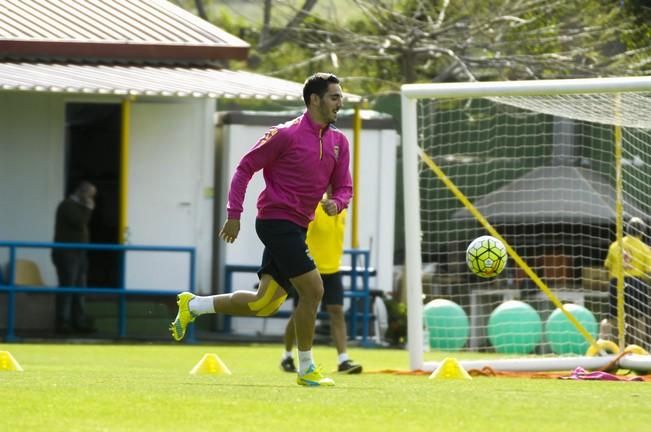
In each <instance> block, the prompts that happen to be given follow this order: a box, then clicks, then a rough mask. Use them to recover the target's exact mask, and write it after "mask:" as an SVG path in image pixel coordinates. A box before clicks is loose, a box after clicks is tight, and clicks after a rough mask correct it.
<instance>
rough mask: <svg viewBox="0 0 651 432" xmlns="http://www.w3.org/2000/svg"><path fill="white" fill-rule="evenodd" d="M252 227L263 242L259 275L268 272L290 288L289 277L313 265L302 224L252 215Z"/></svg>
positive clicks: (306, 270) (300, 273) (282, 285)
mask: <svg viewBox="0 0 651 432" xmlns="http://www.w3.org/2000/svg"><path fill="white" fill-rule="evenodd" d="M255 230H256V232H257V233H258V237H259V238H260V241H262V243H263V244H264V252H263V253H262V263H261V264H260V269H259V270H258V276H259V277H262V275H263V274H265V273H266V274H269V275H271V277H273V278H274V280H275V281H276V282H278V284H279V285H280V286H281V287H283V289H285V291H290V290H292V289H293V288H292V284H291V282H290V281H289V279H290V278H293V277H296V276H300V275H302V274H305V273H307V272H309V271H312V270H314V269H315V268H316V266H315V265H314V261H313V260H312V257H310V255H309V254H308V251H307V244H306V243H305V235H306V234H307V229H306V228H303V227H302V226H300V225H296V224H295V223H292V222H289V221H286V220H278V219H256V221H255Z"/></svg>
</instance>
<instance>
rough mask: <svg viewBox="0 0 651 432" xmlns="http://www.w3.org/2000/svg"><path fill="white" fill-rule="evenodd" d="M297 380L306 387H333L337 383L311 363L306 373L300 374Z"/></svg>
mask: <svg viewBox="0 0 651 432" xmlns="http://www.w3.org/2000/svg"><path fill="white" fill-rule="evenodd" d="M296 382H297V383H298V385H302V386H306V387H332V386H334V385H335V382H334V381H333V380H332V378H326V377H324V376H323V375H321V370H319V369H318V368H316V367H315V366H314V365H311V366H310V367H309V368H308V370H307V372H306V373H305V374H304V375H301V374H299V375H298V378H297V379H296Z"/></svg>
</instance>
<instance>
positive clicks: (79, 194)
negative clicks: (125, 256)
mask: <svg viewBox="0 0 651 432" xmlns="http://www.w3.org/2000/svg"><path fill="white" fill-rule="evenodd" d="M96 194H97V189H96V188H95V186H94V185H93V184H91V183H89V182H87V181H82V182H81V183H80V184H79V186H77V188H76V189H75V190H74V192H73V193H72V194H71V195H70V196H69V197H67V198H66V199H64V200H63V201H61V203H60V204H59V206H58V207H57V210H56V219H55V226H54V242H55V243H89V242H90V232H89V222H90V218H91V216H92V213H93V210H94V209H95V195H96ZM52 262H53V263H54V266H55V267H56V271H57V276H58V279H59V286H60V287H67V288H70V287H85V286H86V280H87V273H88V254H87V251H86V250H83V249H62V248H53V249H52ZM84 309H85V307H84V298H83V296H82V295H80V294H59V295H57V299H56V329H57V333H71V332H92V331H93V330H94V329H93V323H92V321H91V320H90V319H89V317H88V316H86V313H85V310H84Z"/></svg>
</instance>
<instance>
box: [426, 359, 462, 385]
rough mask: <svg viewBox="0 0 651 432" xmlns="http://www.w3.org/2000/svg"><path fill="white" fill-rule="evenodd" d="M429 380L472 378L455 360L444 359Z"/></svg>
mask: <svg viewBox="0 0 651 432" xmlns="http://www.w3.org/2000/svg"><path fill="white" fill-rule="evenodd" d="M429 379H466V380H471V379H472V377H471V376H470V375H469V374H468V372H466V370H465V369H464V368H463V367H462V366H461V365H460V364H459V362H458V361H457V359H455V358H452V357H446V358H445V359H444V360H443V362H442V363H441V364H440V365H439V367H437V368H436V370H435V371H434V372H432V375H430V376H429Z"/></svg>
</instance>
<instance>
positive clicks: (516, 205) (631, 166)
mask: <svg viewBox="0 0 651 432" xmlns="http://www.w3.org/2000/svg"><path fill="white" fill-rule="evenodd" d="M401 103H402V149H403V151H402V160H403V182H404V184H403V186H404V205H405V217H404V234H405V272H404V279H403V286H404V287H405V290H406V301H407V312H408V315H407V322H408V331H407V344H408V350H409V359H410V360H409V363H410V364H409V366H410V368H411V369H412V370H418V369H421V370H433V369H434V368H435V367H436V366H437V364H438V363H437V362H435V361H429V359H428V354H427V353H426V351H427V347H426V346H425V344H426V343H427V342H424V340H425V339H427V341H432V340H433V338H435V336H433V335H432V334H431V333H430V334H429V335H428V336H426V334H425V333H424V331H425V330H424V327H425V329H428V327H429V326H428V325H425V326H424V322H426V319H425V318H426V317H425V313H424V310H425V305H426V304H427V305H429V304H430V302H431V301H433V300H437V299H445V300H449V301H451V302H454V303H455V304H456V305H458V306H460V307H461V309H462V310H463V312H462V314H465V316H466V317H467V323H468V324H467V325H468V326H469V328H468V329H467V333H468V336H467V339H466V335H465V333H464V331H457V330H455V329H452V330H451V331H452V333H454V334H457V335H460V336H459V337H460V338H462V339H463V340H462V341H461V342H459V344H456V343H452V344H449V345H446V343H443V344H442V345H440V346H439V348H441V347H442V348H441V349H442V351H455V350H464V351H476V352H480V351H481V352H487V353H490V354H491V355H490V356H489V357H492V358H496V357H497V356H494V355H492V354H493V353H498V354H500V353H501V354H508V355H504V357H509V360H505V361H504V362H505V363H504V362H503V363H500V360H498V361H497V362H494V363H493V365H497V366H496V369H503V370H522V368H523V367H524V368H526V367H527V364H528V363H531V364H534V366H533V369H534V370H557V368H558V366H559V364H558V363H556V364H554V363H553V362H550V363H549V365H548V364H547V363H546V361H547V360H548V359H553V358H560V357H564V358H565V357H567V356H564V355H562V354H567V353H571V352H572V351H573V350H574V353H575V354H576V349H577V348H573V347H570V348H568V349H567V351H565V347H564V346H561V345H562V343H563V341H564V339H563V338H564V337H565V336H560V340H561V342H559V343H560V344H561V345H554V344H555V342H557V341H558V340H559V339H558V337H557V336H555V335H554V334H552V333H551V332H552V329H553V328H555V327H554V326H555V325H556V324H557V323H560V325H561V327H562V328H563V329H566V328H567V326H565V323H564V322H563V321H562V320H563V319H564V320H566V321H567V323H569V326H570V327H572V328H573V329H575V331H576V332H577V333H578V335H579V336H580V339H581V340H582V343H584V344H585V346H587V347H590V348H593V349H597V348H599V347H598V345H597V337H598V335H597V334H596V332H595V329H594V326H593V323H592V321H590V320H589V321H583V320H582V319H581V317H582V315H580V314H578V312H577V313H575V312H573V310H574V309H570V308H569V307H566V305H568V304H572V305H575V304H576V305H578V306H577V309H579V308H580V309H582V310H583V309H586V310H588V312H587V314H588V315H590V316H594V318H595V319H596V320H597V321H599V322H600V321H601V320H602V319H603V318H604V317H608V316H609V315H608V313H613V307H614V306H613V305H612V304H610V302H612V301H614V299H616V302H617V304H616V308H617V309H616V315H615V317H614V318H612V315H611V318H612V319H611V320H610V322H611V323H612V326H613V328H614V333H613V334H612V336H613V340H614V341H615V343H616V344H617V346H618V347H619V348H620V349H624V347H625V345H627V344H631V343H632V344H635V346H636V347H641V348H642V349H641V351H644V350H648V349H649V345H648V344H649V343H650V342H651V335H650V334H648V333H649V331H650V330H651V316H648V315H649V314H648V310H647V309H646V308H644V309H643V310H641V311H637V312H634V313H633V315H641V318H640V320H641V321H639V326H640V327H639V328H636V327H637V326H638V324H636V323H638V322H635V323H633V324H630V323H629V322H628V321H626V319H627V318H625V314H626V313H628V311H629V309H625V304H624V303H625V302H624V299H625V294H624V290H625V286H626V283H627V282H626V281H627V280H625V279H624V274H623V273H622V272H621V271H618V270H617V268H615V267H616V266H615V267H613V270H612V272H609V271H608V270H607V269H605V268H604V266H603V263H604V259H605V257H606V255H607V253H608V250H609V245H611V244H612V243H613V242H614V241H618V242H619V243H618V244H619V248H618V249H617V250H618V251H619V257H620V262H619V268H625V263H623V262H622V261H621V260H624V259H625V257H626V252H625V251H624V249H622V246H621V245H622V237H623V236H625V235H626V232H624V230H625V226H626V222H627V220H629V219H630V218H631V217H639V218H641V219H643V221H644V222H646V223H647V224H650V223H651V212H650V210H651V189H649V188H648V187H651V166H650V165H651V77H621V78H617V77H613V78H590V79H562V80H539V81H506V82H468V83H436V84H406V85H403V86H402V88H401ZM582 188H585V190H583V189H582ZM484 234H489V235H493V236H495V237H498V238H500V239H501V240H503V241H504V242H505V245H507V249H508V252H509V256H510V257H509V258H510V259H509V263H508V266H507V267H508V268H507V270H506V271H505V272H504V273H503V274H502V275H500V276H498V277H497V278H495V279H494V280H479V278H476V277H473V275H472V274H471V273H470V272H469V271H468V270H467V268H465V263H464V262H463V251H464V250H465V249H464V245H467V244H468V243H469V242H470V241H471V240H472V239H473V238H475V237H476V236H478V235H484ZM647 240H648V239H647ZM424 257H425V260H424ZM650 262H651V258H650ZM613 275H616V276H617V278H616V280H617V282H616V285H612V284H611V282H610V281H611V280H615V279H613V277H614V276H613ZM424 281H426V282H424ZM424 285H425V289H424ZM615 286H616V291H613V290H614V289H615V288H614V287H615ZM626 289H628V288H626ZM627 292H628V291H627ZM613 293H616V297H613V295H614V294H613ZM648 294H651V293H649V292H647V291H645V292H644V295H645V296H646V295H648ZM626 295H628V294H626ZM588 299H589V300H588ZM626 299H627V300H628V297H626ZM511 300H516V301H519V302H520V301H521V302H522V303H526V304H527V305H532V306H533V307H530V306H526V307H527V308H528V309H526V310H524V312H527V313H529V312H528V311H529V310H535V311H536V312H535V313H534V314H535V315H536V316H538V317H540V324H539V325H538V324H536V325H538V327H536V328H537V329H538V328H539V329H540V330H539V331H538V330H536V332H538V333H540V334H536V335H535V337H533V336H531V335H520V334H514V335H513V334H509V335H505V334H500V332H501V331H503V329H504V328H507V327H508V326H506V327H504V326H501V327H500V326H499V325H498V324H495V325H493V323H494V322H498V316H497V312H495V311H496V307H497V306H500V305H501V304H504V303H506V302H508V301H511ZM642 301H646V302H647V303H649V304H651V299H649V298H647V297H644V298H643V299H640V302H642ZM431 304H432V307H433V308H434V307H435V306H436V305H435V304H434V303H431ZM520 306H521V305H518V307H520ZM522 307H524V306H522ZM572 307H574V306H572ZM628 307H630V305H627V306H626V308H628ZM568 309H569V310H568ZM428 310H429V309H428ZM556 310H558V316H557V315H556V314H554V312H555V311H556ZM448 312H450V311H446V312H445V313H448ZM520 312H522V310H521V311H520ZM579 312H581V311H579ZM581 313H582V312H581ZM502 315H503V316H502V317H499V318H504V315H505V314H502ZM629 315H630V314H629ZM432 316H433V315H432ZM494 318H495V319H494ZM505 319H506V318H505ZM591 319H592V318H591ZM536 320H538V318H536ZM502 321H504V320H502ZM500 324H504V323H500ZM464 325H465V324H464ZM563 326H565V327H563ZM644 326H647V327H644ZM516 327H517V323H516ZM508 328H509V329H511V330H512V327H508ZM431 330H432V329H431V328H429V331H430V332H431ZM509 331H510V330H509ZM439 334H448V333H445V332H443V333H439ZM502 336H504V337H503V338H502V339H500V337H502ZM530 336H531V337H530ZM442 337H447V336H442ZM568 337H569V336H568ZM522 338H524V340H526V341H527V342H526V343H527V344H529V345H530V346H528V347H527V348H524V349H522V346H520V345H517V346H516V344H518V343H520V342H519V341H521V340H523V339H522ZM496 340H501V341H507V342H505V343H506V345H504V346H497V344H499V343H500V342H498V343H497V344H496V342H495V341H496ZM509 344H510V345H509ZM558 346H561V348H560V350H559V349H558ZM601 347H603V346H601ZM433 348H435V349H436V348H437V347H436V346H435V347H433ZM578 349H581V350H583V345H582V346H581V347H580V348H578ZM514 353H515V354H527V355H528V354H540V355H539V356H538V357H541V358H542V359H543V362H542V363H540V362H537V361H536V360H531V359H529V360H528V361H522V362H519V363H518V361H517V359H516V360H513V358H514V357H517V356H513V355H510V354H514ZM559 354H561V355H559ZM572 358H573V359H574V360H567V358H565V360H563V361H564V363H562V366H563V368H565V367H568V366H571V365H576V366H580V365H583V364H587V365H588V366H595V365H601V364H607V361H609V360H612V356H605V357H603V358H602V359H601V360H597V359H594V358H592V359H590V360H588V358H587V357H585V356H584V355H583V353H581V354H577V355H574V356H573V357H572ZM514 362H515V363H514ZM604 362H606V363H604ZM462 364H463V363H462ZM479 364H484V363H482V362H479V363H477V362H473V363H472V367H476V366H477V365H479ZM485 364H486V365H491V362H490V361H487V362H485ZM640 364H641V365H642V366H641V367H642V368H644V369H647V370H651V359H648V358H647V356H641V360H639V359H637V358H636V365H638V367H640V366H639V365H640ZM595 367H597V366H595Z"/></svg>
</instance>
